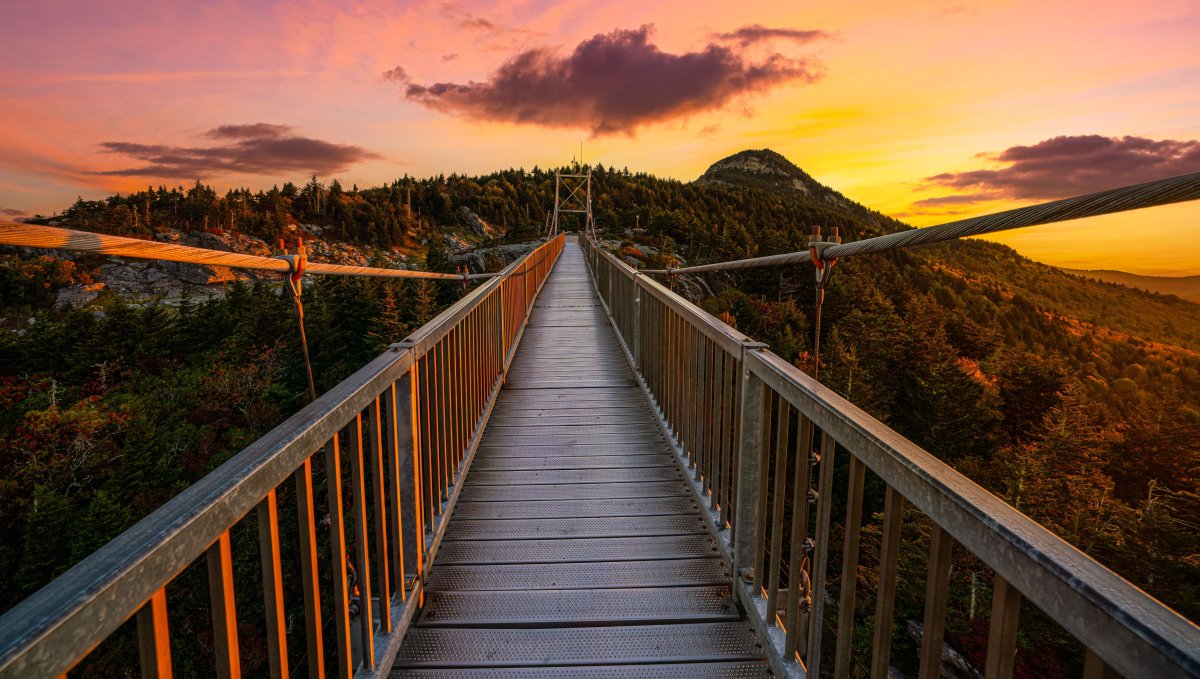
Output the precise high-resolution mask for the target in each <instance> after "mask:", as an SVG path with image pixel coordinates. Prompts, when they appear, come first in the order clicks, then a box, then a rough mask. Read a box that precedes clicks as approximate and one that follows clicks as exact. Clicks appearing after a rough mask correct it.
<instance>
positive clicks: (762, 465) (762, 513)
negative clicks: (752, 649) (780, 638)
mask: <svg viewBox="0 0 1200 679" xmlns="http://www.w3.org/2000/svg"><path fill="white" fill-rule="evenodd" d="M775 399H776V394H775V392H774V391H771V390H770V389H768V390H767V396H766V398H764V399H763V408H762V410H763V413H762V422H763V425H762V427H763V435H762V438H761V439H760V440H759V446H758V470H759V472H758V494H757V495H756V496H755V497H757V499H758V507H757V510H756V511H755V517H756V519H757V521H756V523H755V524H754V566H753V568H754V595H755V596H760V595H761V592H762V591H763V590H765V589H766V587H767V573H768V569H767V568H766V567H765V566H764V562H763V561H764V559H765V558H766V555H767V524H768V523H769V521H768V517H769V516H770V511H771V505H770V491H771V430H772V427H771V418H772V410H773V407H774V405H775ZM769 614H770V612H768V615H769Z"/></svg>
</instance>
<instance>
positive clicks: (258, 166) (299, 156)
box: [96, 123, 381, 179]
mask: <svg viewBox="0 0 1200 679" xmlns="http://www.w3.org/2000/svg"><path fill="white" fill-rule="evenodd" d="M203 136H204V137H206V138H208V139H213V140H215V141H218V142H223V143H220V144H217V145H212V146H201V147H191V146H168V145H165V144H138V143H133V142H124V141H108V142H104V143H102V144H100V148H102V149H103V150H104V151H106V152H108V153H114V154H117V155H122V156H127V157H129V158H133V159H136V160H138V161H140V162H141V163H143V164H141V165H138V166H136V167H127V168H121V169H116V170H104V171H100V172H97V173H96V174H101V175H110V176H120V177H141V176H144V177H164V178H173V179H178V178H183V179H204V178H207V177H211V176H213V175H224V174H273V173H283V172H303V173H305V174H321V175H328V174H333V173H336V172H344V171H345V170H347V169H348V168H349V167H350V166H351V165H353V164H355V163H358V162H360V161H363V160H369V159H373V158H379V157H381V156H379V155H378V154H376V153H373V152H371V151H368V150H367V149H364V148H362V147H359V146H352V145H349V144H336V143H333V142H328V141H322V140H320V139H311V138H309V137H302V136H299V135H297V134H296V133H295V131H294V130H293V128H292V127H291V126H289V125H275V124H271V123H253V124H248V125H221V126H219V127H215V128H213V129H211V130H209V131H207V132H205V133H204V135H203Z"/></svg>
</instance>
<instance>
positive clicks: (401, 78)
mask: <svg viewBox="0 0 1200 679" xmlns="http://www.w3.org/2000/svg"><path fill="white" fill-rule="evenodd" d="M383 79H384V80H386V81H388V82H393V83H401V84H408V83H409V81H411V80H412V78H410V77H408V71H405V70H404V67H403V66H397V67H395V68H392V69H389V70H386V71H384V72H383Z"/></svg>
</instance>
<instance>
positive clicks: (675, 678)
mask: <svg viewBox="0 0 1200 679" xmlns="http://www.w3.org/2000/svg"><path fill="white" fill-rule="evenodd" d="M773 676H775V675H773V674H771V668H770V666H769V665H767V664H766V663H764V662H737V663H724V662H706V663H702V664H696V663H680V664H673V665H587V666H582V667H544V668H536V667H520V668H506V669H474V670H472V669H405V670H396V671H394V672H392V675H391V679H480V678H482V677H487V678H489V679H492V678H494V679H515V678H516V677H520V678H521V679H770V677H773Z"/></svg>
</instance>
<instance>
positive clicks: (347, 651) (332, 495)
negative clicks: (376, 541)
mask: <svg viewBox="0 0 1200 679" xmlns="http://www.w3.org/2000/svg"><path fill="white" fill-rule="evenodd" d="M338 438H339V437H338V435H337V434H334V435H333V438H332V439H330V441H329V445H327V446H325V481H326V484H327V486H328V493H327V496H328V498H329V552H330V569H331V578H332V580H333V618H334V627H335V628H336V630H337V654H336V655H337V676H338V679H350V677H351V676H353V674H354V666H353V663H354V655H353V654H354V652H353V650H352V647H351V640H350V590H349V584H348V583H347V582H346V565H347V563H346V561H347V559H346V527H345V523H344V521H343V518H344V517H343V516H342V459H341V451H340V450H339V443H338Z"/></svg>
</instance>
